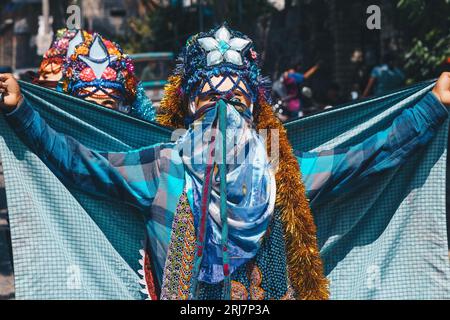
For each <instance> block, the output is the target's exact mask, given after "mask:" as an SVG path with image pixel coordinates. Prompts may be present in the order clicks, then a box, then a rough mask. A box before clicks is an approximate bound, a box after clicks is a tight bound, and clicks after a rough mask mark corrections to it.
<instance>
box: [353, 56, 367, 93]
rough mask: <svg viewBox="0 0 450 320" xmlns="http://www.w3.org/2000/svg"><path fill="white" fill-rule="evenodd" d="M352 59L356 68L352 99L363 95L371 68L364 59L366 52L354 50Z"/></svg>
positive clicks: (354, 70)
mask: <svg viewBox="0 0 450 320" xmlns="http://www.w3.org/2000/svg"><path fill="white" fill-rule="evenodd" d="M350 61H351V63H352V65H353V68H354V69H353V75H352V85H351V92H350V98H351V100H357V99H359V98H360V97H361V95H362V93H363V90H364V88H365V86H366V84H367V81H368V80H369V69H368V67H367V65H366V63H365V61H364V54H363V52H362V51H361V50H359V49H357V50H355V51H353V54H352V56H351V58H350Z"/></svg>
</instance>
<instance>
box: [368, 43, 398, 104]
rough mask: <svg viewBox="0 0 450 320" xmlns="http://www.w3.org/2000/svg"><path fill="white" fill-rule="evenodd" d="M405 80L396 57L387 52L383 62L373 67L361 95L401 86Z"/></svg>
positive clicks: (377, 93)
mask: <svg viewBox="0 0 450 320" xmlns="http://www.w3.org/2000/svg"><path fill="white" fill-rule="evenodd" d="M404 82H405V75H404V74H403V72H402V71H401V70H400V69H399V68H398V67H397V58H396V56H395V54H394V53H392V52H390V53H387V54H386V55H385V56H384V57H383V63H382V64H381V65H379V66H376V67H375V68H373V70H372V73H371V74H370V79H369V81H368V83H367V86H366V89H365V90H364V93H363V97H367V96H369V95H370V93H371V92H372V94H373V95H381V94H384V93H387V92H389V91H392V90H395V89H397V88H399V87H401V86H402V85H403V84H404Z"/></svg>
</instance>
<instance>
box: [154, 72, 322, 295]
mask: <svg viewBox="0 0 450 320" xmlns="http://www.w3.org/2000/svg"><path fill="white" fill-rule="evenodd" d="M183 105H184V103H183V97H182V94H181V78H180V77H179V76H172V77H170V78H169V82H168V84H167V85H166V87H165V88H164V98H163V99H162V101H161V106H160V111H159V114H158V115H157V121H158V122H159V123H160V124H162V125H164V126H168V127H171V128H184V119H185V117H186V116H187V110H186V108H184V107H183ZM258 105H259V107H260V108H259V111H258V114H257V115H256V116H255V122H256V124H257V129H258V130H261V129H266V130H268V139H267V149H268V154H270V145H271V143H270V129H277V130H279V157H280V161H279V165H278V170H277V172H276V175H275V178H276V184H277V195H276V206H277V208H278V209H279V210H280V212H281V218H282V220H283V224H284V231H285V232H284V235H285V240H286V247H287V248H286V249H287V263H288V268H289V279H290V281H291V284H292V286H293V287H294V289H295V291H296V293H297V295H298V298H299V299H311V300H318V299H328V281H327V279H326V278H325V276H324V274H323V266H322V260H321V259H320V255H319V250H318V247H317V238H316V226H315V224H314V219H313V217H312V214H311V210H310V208H309V202H308V199H307V197H306V192H305V187H304V185H303V183H302V182H301V174H300V169H299V165H298V162H297V159H296V157H295V156H294V153H293V150H292V147H291V144H290V143H289V140H288V138H287V133H286V129H285V128H284V126H283V125H282V123H281V122H280V121H279V120H278V119H277V118H276V116H275V115H274V113H273V111H272V108H271V106H270V105H269V104H268V103H267V101H265V100H264V98H263V97H262V95H260V99H259V101H258Z"/></svg>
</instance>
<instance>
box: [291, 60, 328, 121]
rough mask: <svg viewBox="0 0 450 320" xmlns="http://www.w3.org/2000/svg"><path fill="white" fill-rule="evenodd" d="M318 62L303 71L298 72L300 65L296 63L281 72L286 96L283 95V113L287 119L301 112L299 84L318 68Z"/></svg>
mask: <svg viewBox="0 0 450 320" xmlns="http://www.w3.org/2000/svg"><path fill="white" fill-rule="evenodd" d="M319 67H320V64H319V63H317V64H316V65H315V66H313V67H312V68H310V69H309V70H308V71H306V72H305V73H300V65H299V64H297V65H296V66H295V67H294V68H291V69H289V70H287V71H285V72H284V73H283V84H284V86H285V89H286V96H285V97H283V114H285V115H286V116H287V117H288V118H289V119H291V118H296V117H298V116H299V113H300V112H301V99H300V92H301V91H300V86H301V85H302V84H303V82H304V81H305V80H307V79H309V78H310V77H311V76H312V75H313V74H314V73H316V71H317V70H318V69H319Z"/></svg>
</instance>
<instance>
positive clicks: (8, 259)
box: [0, 29, 155, 299]
mask: <svg viewBox="0 0 450 320" xmlns="http://www.w3.org/2000/svg"><path fill="white" fill-rule="evenodd" d="M77 48H78V49H77ZM93 57H96V58H97V59H98V60H96V59H95V58H93ZM104 61H111V63H109V64H108V67H107V68H106V70H105V71H104V72H103V74H100V77H99V79H97V78H96V77H95V72H97V71H98V70H100V69H99V68H101V65H102V63H104ZM33 83H34V84H38V85H41V86H44V87H48V88H56V89H58V90H60V91H64V92H66V93H68V94H70V95H73V96H75V97H80V98H83V99H85V100H89V101H92V102H95V103H98V104H101V105H103V106H106V107H109V108H113V109H118V110H120V111H123V112H126V113H128V114H129V115H131V116H133V117H136V118H138V119H141V120H147V121H153V120H154V117H155V111H154V108H153V105H152V103H151V101H150V100H149V99H148V98H147V96H146V95H145V91H144V89H143V88H142V86H141V85H140V84H138V82H137V80H136V77H135V75H134V66H133V63H132V61H131V60H130V58H129V57H128V56H126V55H125V54H124V53H123V51H122V49H121V48H120V47H119V45H117V44H115V43H113V42H111V41H109V40H105V39H103V38H102V37H100V36H99V35H91V34H89V33H87V32H85V31H82V30H68V29H61V30H58V32H57V34H56V38H55V40H54V41H53V43H52V46H51V47H50V48H49V50H48V51H47V52H46V53H45V55H44V58H43V61H42V63H41V66H40V69H39V75H38V77H35V78H34V79H33ZM83 93H85V94H84V95H83ZM1 168H2V165H1V162H0V169H1ZM0 208H1V216H0V248H2V251H3V252H4V253H5V254H3V255H2V258H1V260H0V268H1V271H2V274H4V275H5V276H4V278H2V279H1V282H0V283H1V285H0V299H1V298H11V297H13V296H14V281H13V264H12V251H11V240H10V235H9V223H8V209H7V203H6V192H5V186H4V178H3V173H2V172H0Z"/></svg>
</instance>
